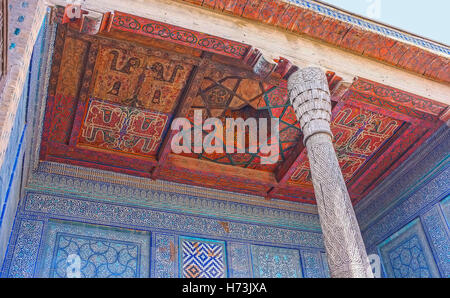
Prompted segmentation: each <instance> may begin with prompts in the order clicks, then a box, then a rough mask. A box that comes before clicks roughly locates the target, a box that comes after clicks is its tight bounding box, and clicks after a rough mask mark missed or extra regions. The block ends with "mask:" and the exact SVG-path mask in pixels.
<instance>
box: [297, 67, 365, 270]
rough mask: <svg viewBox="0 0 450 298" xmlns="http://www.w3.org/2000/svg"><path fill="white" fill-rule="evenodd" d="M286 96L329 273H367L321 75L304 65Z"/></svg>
mask: <svg viewBox="0 0 450 298" xmlns="http://www.w3.org/2000/svg"><path fill="white" fill-rule="evenodd" d="M288 89H289V99H290V101H291V104H292V106H293V107H294V110H295V112H296V115H297V119H298V120H299V122H300V125H301V127H302V131H303V135H304V142H305V145H306V148H307V152H308V159H309V163H310V168H311V176H312V181H313V185H314V192H315V196H316V201H317V207H318V210H319V217H320V223H321V226H322V233H323V237H324V242H325V248H326V251H327V258H328V264H329V268H330V273H331V277H338V278H339V277H340V278H342V277H373V274H372V270H371V268H370V264H369V260H368V258H367V253H366V249H365V246H364V242H363V240H362V236H361V231H360V229H359V225H358V222H357V220H356V215H355V211H354V210H353V206H352V203H351V200H350V196H349V194H348V191H347V187H346V185H345V181H344V177H343V176H342V172H341V169H340V167H339V163H338V160H337V157H336V152H335V150H334V147H333V143H332V133H331V130H330V121H331V100H330V91H329V88H328V82H327V79H326V76H325V73H323V72H322V70H320V69H319V68H305V69H301V70H299V71H297V72H295V73H293V74H292V75H291V76H290V77H289V79H288Z"/></svg>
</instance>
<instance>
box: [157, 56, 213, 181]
mask: <svg viewBox="0 0 450 298" xmlns="http://www.w3.org/2000/svg"><path fill="white" fill-rule="evenodd" d="M210 59H211V54H210V53H204V54H203V55H202V60H201V61H200V64H199V65H198V66H197V67H196V68H194V70H193V72H192V74H191V76H190V77H189V80H188V82H187V83H186V88H185V91H184V92H183V94H182V96H181V99H180V101H179V104H178V106H177V108H176V110H175V112H174V115H175V117H174V119H175V118H177V117H186V115H187V113H188V112H189V110H190V108H191V106H192V103H193V101H194V99H195V97H196V96H197V93H198V90H199V88H200V85H201V83H202V82H203V79H204V77H205V73H206V71H207V69H208V68H209V65H210V63H211V60H210ZM177 132H178V131H175V130H171V129H170V128H169V132H168V133H167V134H166V137H165V138H164V140H163V142H162V145H161V148H160V150H159V151H158V156H157V161H158V164H157V166H156V167H155V168H154V170H153V172H152V178H153V179H158V176H159V173H160V171H161V167H164V165H165V163H166V161H167V158H168V156H169V154H170V152H171V151H172V148H171V142H172V138H173V136H174V135H175V134H176V133H177Z"/></svg>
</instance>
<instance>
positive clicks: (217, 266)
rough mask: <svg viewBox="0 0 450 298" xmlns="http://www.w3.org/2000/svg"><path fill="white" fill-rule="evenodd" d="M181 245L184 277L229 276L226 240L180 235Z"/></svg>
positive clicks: (181, 270) (181, 263)
mask: <svg viewBox="0 0 450 298" xmlns="http://www.w3.org/2000/svg"><path fill="white" fill-rule="evenodd" d="M180 247H181V249H180V266H181V268H180V272H181V273H182V277H186V278H221V277H227V269H226V268H227V264H226V250H225V242H223V241H214V240H207V239H197V238H188V237H180Z"/></svg>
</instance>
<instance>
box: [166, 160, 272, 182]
mask: <svg viewBox="0 0 450 298" xmlns="http://www.w3.org/2000/svg"><path fill="white" fill-rule="evenodd" d="M165 166H166V167H167V168H170V169H174V170H177V169H182V170H189V171H190V172H193V173H196V174H200V175H202V174H205V177H208V176H211V175H213V176H216V177H221V178H225V179H226V178H227V177H229V178H230V179H239V180H240V181H243V182H246V181H247V182H250V183H253V184H259V185H262V186H264V187H267V188H270V187H274V186H276V185H278V183H277V181H276V179H275V175H274V174H273V173H271V172H266V171H259V170H253V169H247V168H243V167H237V166H231V165H223V164H219V163H214V162H211V161H206V160H201V159H197V158H191V157H185V156H181V155H176V154H171V155H170V156H169V158H168V160H167V162H166V164H165ZM231 181H232V180H230V182H231Z"/></svg>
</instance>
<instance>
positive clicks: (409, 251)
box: [378, 220, 440, 278]
mask: <svg viewBox="0 0 450 298" xmlns="http://www.w3.org/2000/svg"><path fill="white" fill-rule="evenodd" d="M378 249H379V251H380V254H381V256H382V259H383V265H384V269H385V270H386V273H387V276H389V277H396V278H406V277H411V278H427V277H440V275H439V271H438V269H437V267H436V264H435V262H434V258H433V254H432V252H431V249H430V247H429V245H428V243H427V239H426V236H425V232H424V231H423V228H422V226H421V223H420V221H419V220H415V221H413V222H411V223H410V224H408V225H407V226H406V227H405V228H403V229H402V230H400V231H399V232H397V233H395V234H394V235H392V236H391V237H389V238H388V239H387V240H386V241H384V242H383V243H381V244H380V245H379V246H378Z"/></svg>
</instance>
